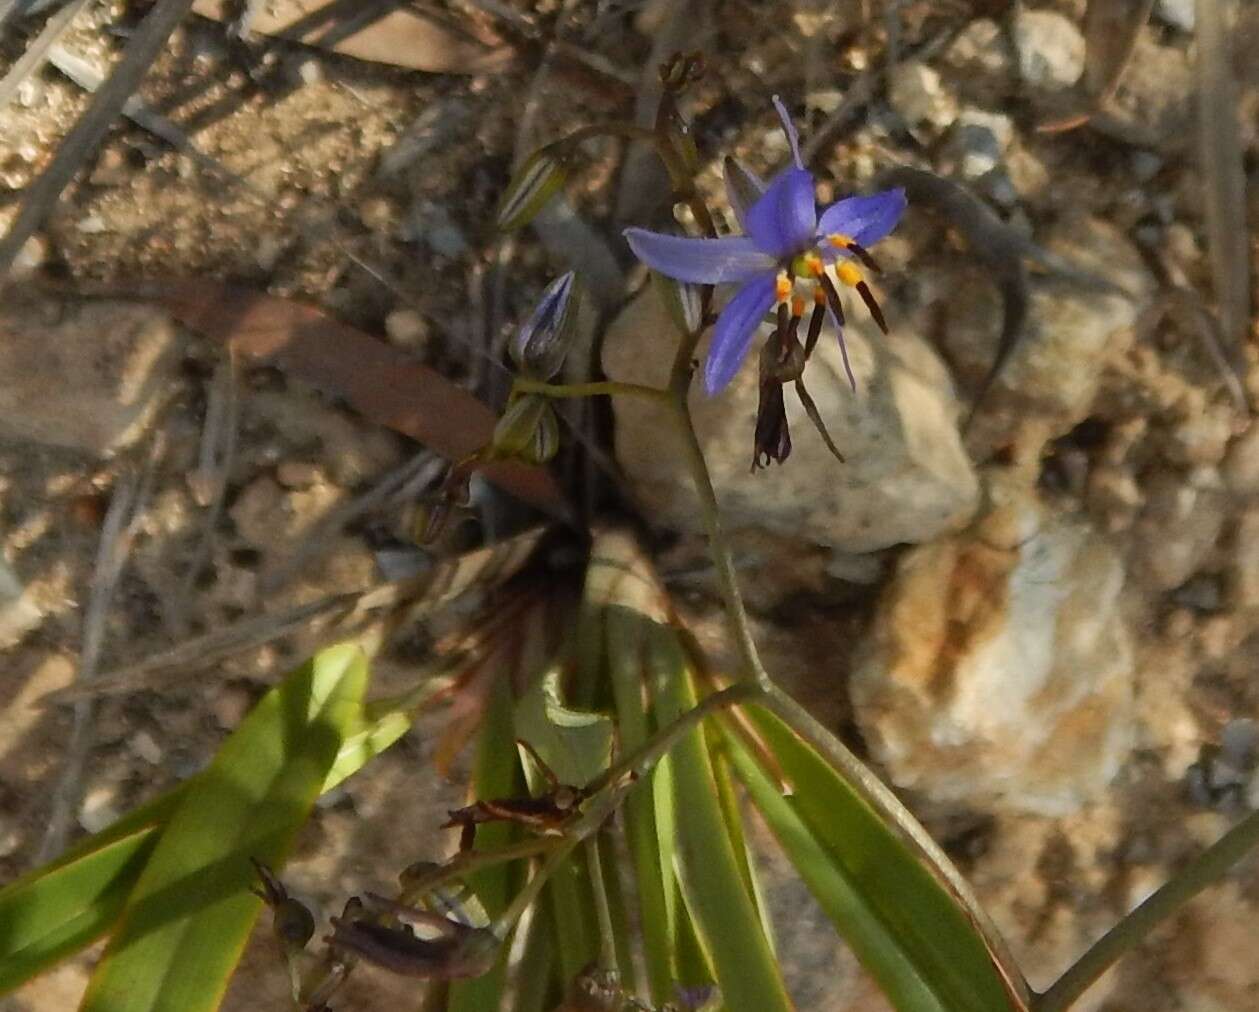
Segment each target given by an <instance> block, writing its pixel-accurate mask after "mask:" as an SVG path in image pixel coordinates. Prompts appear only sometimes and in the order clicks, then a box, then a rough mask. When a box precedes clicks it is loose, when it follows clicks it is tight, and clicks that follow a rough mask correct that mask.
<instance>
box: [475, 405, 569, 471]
mask: <svg viewBox="0 0 1259 1012" xmlns="http://www.w3.org/2000/svg"><path fill="white" fill-rule="evenodd" d="M490 445H491V447H492V449H493V453H494V456H495V457H498V458H500V459H501V458H508V459H512V460H521V461H524V462H525V463H527V464H545V463H546V462H547V461H548V460H550V459H551V458H552V457H554V456H555V454H556V453H557V452H558V450H559V448H560V427H559V421H558V419H556V417H555V412H554V411H553V410H551V404H550V402H549V401H548V400H547V399H546V398H545V397H539V396H536V395H533V394H526V395H525V396H523V397H518V398H516V400H514V401H512V402H511V403H510V404H509V405H508V406H507V410H506V412H504V414H503V417H502V418H500V419H499V421H498V425H497V426H496V427H495V428H494V438H493V440H492V442H491V444H490Z"/></svg>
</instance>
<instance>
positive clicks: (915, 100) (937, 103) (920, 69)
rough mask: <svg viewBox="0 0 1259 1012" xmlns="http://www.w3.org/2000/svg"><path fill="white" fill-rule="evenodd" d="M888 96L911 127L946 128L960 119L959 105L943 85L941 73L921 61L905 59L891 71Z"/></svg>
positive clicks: (893, 106) (894, 107)
mask: <svg viewBox="0 0 1259 1012" xmlns="http://www.w3.org/2000/svg"><path fill="white" fill-rule="evenodd" d="M887 97H888V101H889V102H890V103H891V104H892V108H893V109H895V110H896V112H897V113H898V114H899V116H900V117H901V119H903V120H904V121H905V123H906V125H907V126H910V127H916V126H919V125H920V124H923V123H926V124H929V125H930V126H933V127H936V128H937V129H943V128H945V127H947V126H948V125H949V124H950V123H952V122H953V120H954V119H956V118H957V103H956V102H955V101H954V99H953V96H952V95H950V94H949V93H948V92H947V91H945V90H944V88H943V87H942V86H941V84H940V75H939V73H937V72H936V71H935V70H933V69H932V68H931V67H929V66H927V64H925V63H923V62H921V61H920V60H906V61H905V62H903V63H898V64H896V66H895V67H893V68H892V69H891V70H890V71H889V73H888V92H887Z"/></svg>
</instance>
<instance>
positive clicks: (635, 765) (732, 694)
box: [580, 682, 763, 828]
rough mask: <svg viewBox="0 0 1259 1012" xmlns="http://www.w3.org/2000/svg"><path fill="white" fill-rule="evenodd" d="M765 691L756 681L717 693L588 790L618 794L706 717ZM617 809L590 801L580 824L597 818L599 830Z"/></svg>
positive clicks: (601, 777)
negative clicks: (621, 784) (622, 784)
mask: <svg viewBox="0 0 1259 1012" xmlns="http://www.w3.org/2000/svg"><path fill="white" fill-rule="evenodd" d="M762 691H763V690H762V689H761V687H760V686H759V685H757V684H756V683H754V682H740V683H739V684H737V685H731V686H729V687H728V688H725V689H722V690H721V691H720V692H714V693H713V694H712V695H711V696H705V697H704V699H703V701H702V702H700V703H699V705H698V706H693V707H691V709H689V710H687V711H686V712H685V713H684V714H682V715H681V716H679V717H678V718H677V719H676V720H675V721H673V723H671V724H669V725H668V726H667V727H663V728H661V729H660V731H658V732H657V733H656V734H655V735H653V736H652V737H651V738H649V739H648V740H647V741H646V742H645V743H644V744H643V747H642V748H640V749H638V750H637V751H635V752H633V753H631V754H630V755H628V756H626V757H625V758H624V759H622V760H621V761H620V762H618V763H617V764H616V765H615V766H611V767H609V768H608V769H607V770H605V771H604V772H603V773H602V774H600V776H599V777H598V778H597V779H596V780H594V781H593V782H592V783H591V784H590V786H589V788H588V789H589V790H591V791H592V792H594V793H595V794H596V795H599V794H602V793H603V792H605V791H608V789H609V788H611V792H612V793H616V788H617V787H618V786H619V785H620V783H621V782H622V781H623V780H625V779H626V778H627V777H628V776H629V775H630V774H631V773H633V774H635V775H637V776H642V775H644V774H646V773H648V772H650V770H651V768H652V767H653V766H655V765H656V763H657V762H659V761H660V759H661V757H662V756H664V755H665V754H666V753H667V752H668V751H669V749H671V748H673V746H674V745H676V744H677V742H678V740H679V739H681V737H682V736H683V735H684V734H686V733H687V732H688V731H690V730H691V729H692V728H693V727H695V726H696V725H698V724H699V722H700V721H702V720H703V719H704V718H705V717H707V716H709V715H711V714H714V713H716V712H717V711H718V710H724V709H725V708H726V707H729V706H735V705H737V704H739V703H747V702H751V701H752V700H753V699H756V698H758V697H759V696H760V695H761V693H762ZM592 800H593V799H592ZM614 807H615V803H613V804H612V805H611V806H607V805H591V804H590V803H589V802H587V812H586V814H583V815H582V817H581V820H580V822H581V823H585V822H587V821H588V820H590V819H591V818H592V817H594V819H595V822H594V825H595V827H596V828H597V827H598V825H599V824H601V823H602V821H603V820H604V819H605V818H607V816H608V815H610V814H611V811H612V808H614Z"/></svg>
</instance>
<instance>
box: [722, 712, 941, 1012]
mask: <svg viewBox="0 0 1259 1012" xmlns="http://www.w3.org/2000/svg"><path fill="white" fill-rule="evenodd" d="M728 741H729V745H730V756H731V761H732V762H733V764H734V766H735V768H736V769H737V770H738V774H739V779H740V780H741V781H743V784H744V786H745V787H746V788H747V790H748V793H749V794H750V795H751V798H752V801H753V803H754V804H755V805H756V807H757V808H758V809H759V810H760V812H761V814H762V815H763V816H764V817H765V821H766V822H767V823H768V824H769V828H770V830H771V831H772V832H773V834H774V836H775V837H777V839H778V842H779V844H780V845H781V846H782V848H783V851H784V852H785V853H786V855H787V857H788V858H789V859H790V861H791V863H792V864H793V865H794V866H795V868H796V870H797V871H798V872H799V873H800V877H801V879H802V880H803V881H804V883H805V885H807V886H808V887H809V891H810V892H812V893H813V895H814V897H816V899H817V901H818V903H819V904H820V905H821V907H822V910H823V911H824V912H825V913H826V915H827V917H829V918H830V919H831V921H832V922H833V923H834V925H835V927H836V928H838V929H839V931H840V932H841V934H843V936H844V940H845V941H846V942H848V944H849V945H850V946H852V949H853V951H854V952H855V953H856V954H857V956H858V958H859V959H860V960H861V961H862V963H863V964H864V965H865V966H866V967H867V968H869V970H870V972H871V973H872V974H873V975H874V977H875V979H876V980H877V981H878V982H879V987H880V988H881V989H882V991H883V994H884V995H885V996H886V997H887V999H888V1000H889V1001H890V1002H891V1003H892V1004H893V1005H894V1006H895V1007H896V1008H897V1009H898V1010H900V1012H949V1010H948V1008H947V1007H946V1006H945V1005H944V1004H942V1002H941V1000H940V998H939V996H937V995H936V994H935V993H934V991H933V990H932V988H931V986H930V984H929V983H928V982H927V981H925V980H923V978H922V975H921V973H920V972H919V969H918V967H916V966H915V965H914V963H913V962H912V961H911V960H910V959H908V958H907V957H906V954H905V953H904V952H903V951H902V949H901V947H900V943H899V941H898V940H897V939H896V938H895V936H893V935H892V934H890V933H889V932H888V930H887V927H886V925H885V924H883V922H882V921H881V920H880V919H879V918H878V917H875V916H873V915H872V914H871V912H870V911H869V909H868V908H867V907H866V904H865V901H864V899H863V898H862V897H861V896H860V894H858V893H857V892H856V890H854V889H853V887H852V884H851V883H850V882H849V881H848V879H847V877H846V876H845V874H844V871H843V869H842V867H841V866H840V865H839V863H838V862H837V861H835V860H834V858H832V856H831V855H830V854H829V853H828V852H827V850H826V848H825V847H823V846H822V844H821V843H819V842H818V840H817V837H815V836H814V835H813V833H812V831H811V830H810V829H809V827H808V826H807V825H805V822H804V820H803V819H802V818H801V817H800V814H799V813H798V812H797V811H796V809H795V807H794V806H793V805H792V803H791V802H790V800H788V799H787V798H784V797H783V796H782V795H781V794H780V793H779V792H778V788H777V787H776V786H774V784H773V783H772V782H771V781H770V779H769V777H767V776H766V775H765V771H764V770H762V769H761V767H760V765H759V764H758V763H757V762H756V760H755V759H753V758H752V757H751V756H750V755H749V754H748V752H747V750H746V749H744V748H743V746H742V745H741V744H740V743H739V742H737V741H736V740H734V738H733V736H730V737H729V739H728Z"/></svg>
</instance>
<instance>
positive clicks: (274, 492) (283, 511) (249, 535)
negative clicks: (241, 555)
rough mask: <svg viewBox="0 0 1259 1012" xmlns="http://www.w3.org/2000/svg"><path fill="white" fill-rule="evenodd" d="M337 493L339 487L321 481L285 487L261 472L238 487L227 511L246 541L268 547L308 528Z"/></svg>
mask: <svg viewBox="0 0 1259 1012" xmlns="http://www.w3.org/2000/svg"><path fill="white" fill-rule="evenodd" d="M340 495H341V493H340V490H339V489H337V488H336V487H335V486H333V485H329V484H327V483H324V482H315V483H313V484H310V485H307V486H304V487H296V488H284V487H283V486H282V485H281V484H280V482H278V481H277V480H276V479H275V478H272V477H271V476H270V475H262V476H261V477H258V478H256V479H254V480H253V481H252V482H250V484H249V485H247V486H246V487H245V488H244V489H243V490H242V491H241V493H240V495H239V496H237V498H236V501H235V502H234V503H233V504H232V507H231V510H230V511H229V512H230V515H231V518H232V520H233V522H234V523H235V524H236V532H237V533H238V534H239V535H240V536H241V537H242V538H243V539H244V540H245V541H247V542H248V543H249V544H250V545H252V546H254V547H255V548H260V549H263V550H264V551H271V550H276V549H278V548H280V547H281V546H284V545H287V544H290V543H291V542H292V541H293V540H294V539H296V538H298V537H300V536H301V535H302V533H303V532H305V531H307V530H309V529H310V527H311V526H312V525H313V524H315V523H316V522H317V521H319V520H320V519H321V518H322V517H323V516H324V514H325V513H327V511H328V510H329V509H331V507H332V506H333V505H334V504H335V503H336V502H337V500H338V498H339V497H340Z"/></svg>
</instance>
